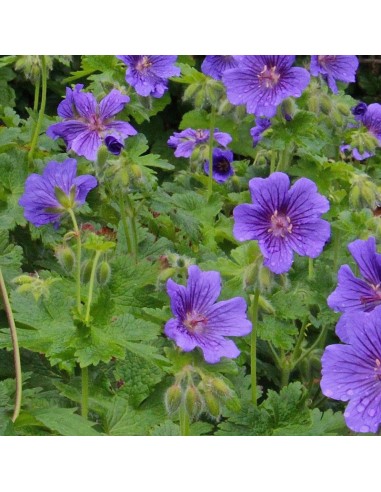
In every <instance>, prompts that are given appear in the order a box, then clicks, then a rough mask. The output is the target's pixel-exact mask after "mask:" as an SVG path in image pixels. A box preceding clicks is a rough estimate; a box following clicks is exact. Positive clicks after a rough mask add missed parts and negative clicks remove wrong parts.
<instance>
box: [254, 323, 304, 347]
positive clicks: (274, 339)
mask: <svg viewBox="0 0 381 492" xmlns="http://www.w3.org/2000/svg"><path fill="white" fill-rule="evenodd" d="M297 334H298V329H297V328H296V326H295V325H294V323H293V322H292V321H288V322H286V321H282V320H279V319H277V318H274V317H273V316H268V315H264V316H263V319H262V320H261V321H260V322H259V323H258V337H259V338H260V339H261V340H266V341H267V342H271V343H272V344H273V345H274V347H276V348H281V349H284V350H291V349H292V347H293V345H294V341H295V337H296V335H297Z"/></svg>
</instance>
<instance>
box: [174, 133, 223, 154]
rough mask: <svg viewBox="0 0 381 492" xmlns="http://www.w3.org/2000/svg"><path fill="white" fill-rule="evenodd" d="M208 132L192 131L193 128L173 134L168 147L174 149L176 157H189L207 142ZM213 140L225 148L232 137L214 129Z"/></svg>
mask: <svg viewBox="0 0 381 492" xmlns="http://www.w3.org/2000/svg"><path fill="white" fill-rule="evenodd" d="M209 135H210V132H209V130H193V128H187V129H186V130H183V131H182V132H175V133H174V134H173V135H172V136H171V137H169V140H168V145H169V147H171V148H173V149H176V150H175V156H176V157H190V156H191V155H192V152H193V151H194V149H195V148H196V147H197V146H199V145H202V144H207V143H208V142H209ZM213 137H214V140H215V141H216V142H217V143H219V144H220V145H222V146H223V147H226V146H227V145H229V144H230V142H231V141H232V137H231V136H230V135H229V134H228V133H223V132H220V131H218V129H217V128H216V129H215V130H214V134H213Z"/></svg>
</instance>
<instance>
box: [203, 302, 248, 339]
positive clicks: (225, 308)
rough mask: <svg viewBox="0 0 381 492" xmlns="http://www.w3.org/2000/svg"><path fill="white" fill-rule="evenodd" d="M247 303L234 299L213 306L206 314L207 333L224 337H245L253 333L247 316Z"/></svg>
mask: <svg viewBox="0 0 381 492" xmlns="http://www.w3.org/2000/svg"><path fill="white" fill-rule="evenodd" d="M246 309H247V305H246V301H245V299H243V297H234V298H233V299H229V300H228V301H220V302H217V303H216V304H214V305H213V306H211V307H210V308H209V309H208V310H207V312H206V313H205V314H206V317H207V318H208V324H207V332H208V333H209V332H210V333H213V334H218V335H222V336H244V335H247V334H249V333H250V332H251V329H252V325H251V322H250V321H249V320H248V319H247V316H246Z"/></svg>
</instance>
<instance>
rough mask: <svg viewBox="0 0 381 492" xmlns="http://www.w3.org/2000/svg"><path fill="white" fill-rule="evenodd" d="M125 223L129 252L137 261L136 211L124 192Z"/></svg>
mask: <svg viewBox="0 0 381 492" xmlns="http://www.w3.org/2000/svg"><path fill="white" fill-rule="evenodd" d="M125 203H126V207H127V224H128V228H129V231H130V234H131V238H132V240H131V254H132V256H133V258H134V259H135V262H137V258H138V229H137V226H136V211H135V207H134V203H133V200H131V198H130V197H129V195H128V194H126V202H125Z"/></svg>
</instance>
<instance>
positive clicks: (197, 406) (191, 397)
mask: <svg viewBox="0 0 381 492" xmlns="http://www.w3.org/2000/svg"><path fill="white" fill-rule="evenodd" d="M184 402H185V410H186V412H187V414H188V415H189V418H190V419H191V420H194V419H197V417H198V416H199V415H200V413H201V412H202V409H203V407H204V401H203V398H202V396H201V394H200V392H199V391H198V389H197V388H196V387H195V386H194V385H193V384H192V385H190V386H188V387H187V389H186V392H185V400H184Z"/></svg>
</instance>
